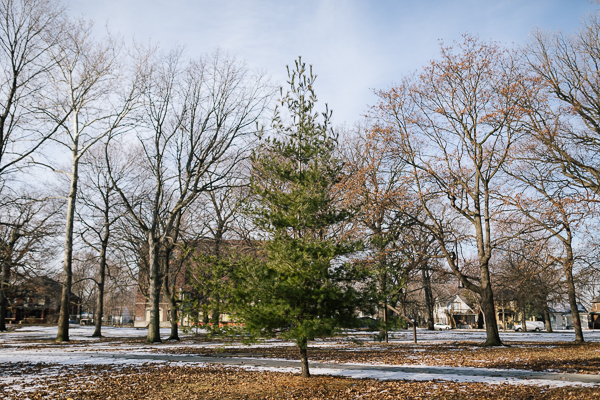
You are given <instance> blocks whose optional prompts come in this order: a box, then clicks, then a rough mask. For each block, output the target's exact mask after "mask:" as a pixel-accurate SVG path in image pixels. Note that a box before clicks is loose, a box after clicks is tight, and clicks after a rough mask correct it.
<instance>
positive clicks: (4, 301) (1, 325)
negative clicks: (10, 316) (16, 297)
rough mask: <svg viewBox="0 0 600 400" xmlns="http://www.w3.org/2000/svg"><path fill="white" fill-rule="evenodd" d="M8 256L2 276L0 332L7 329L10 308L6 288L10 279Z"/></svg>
mask: <svg viewBox="0 0 600 400" xmlns="http://www.w3.org/2000/svg"><path fill="white" fill-rule="evenodd" d="M8 257H10V256H7V257H5V258H4V260H2V276H0V332H4V331H6V311H7V309H8V298H7V296H6V290H7V288H8V282H9V279H10V260H9V259H8Z"/></svg>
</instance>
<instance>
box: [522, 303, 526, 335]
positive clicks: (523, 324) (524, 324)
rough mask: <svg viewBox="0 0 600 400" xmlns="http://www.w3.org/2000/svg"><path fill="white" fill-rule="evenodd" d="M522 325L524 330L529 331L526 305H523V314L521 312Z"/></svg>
mask: <svg viewBox="0 0 600 400" xmlns="http://www.w3.org/2000/svg"><path fill="white" fill-rule="evenodd" d="M521 325H522V328H523V332H527V319H526V318H525V306H523V314H521Z"/></svg>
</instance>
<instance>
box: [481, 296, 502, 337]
mask: <svg viewBox="0 0 600 400" xmlns="http://www.w3.org/2000/svg"><path fill="white" fill-rule="evenodd" d="M481 303H482V306H483V318H484V321H485V333H486V341H485V342H484V343H483V346H502V341H501V340H500V334H499V333H498V321H497V320H496V309H495V307H494V294H493V292H492V288H491V286H489V285H488V286H485V287H483V288H482V296H481Z"/></svg>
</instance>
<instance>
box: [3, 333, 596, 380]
mask: <svg viewBox="0 0 600 400" xmlns="http://www.w3.org/2000/svg"><path fill="white" fill-rule="evenodd" d="M93 329H94V328H93V327H91V326H75V325H73V326H71V328H70V332H69V333H70V338H71V340H73V341H81V342H83V343H69V344H64V345H60V344H54V343H53V342H51V345H49V342H48V341H49V340H50V341H51V340H52V339H54V338H55V337H56V333H57V328H56V327H52V326H25V327H20V328H18V329H15V330H11V331H9V332H5V333H0V346H1V347H2V349H1V350H0V364H3V365H6V364H9V363H10V364H11V365H15V366H16V363H26V364H36V363H44V364H49V365H51V364H59V365H63V366H72V367H74V368H77V366H81V365H88V364H102V365H105V364H106V365H139V364H142V363H147V362H152V363H173V362H176V363H178V362H182V361H185V357H186V356H180V358H177V361H174V358H173V356H170V358H169V357H167V356H166V355H165V356H164V357H163V358H161V353H160V350H161V349H165V350H166V349H169V348H174V347H225V348H226V347H243V345H242V344H225V343H216V342H207V343H202V342H200V343H199V342H196V341H192V340H186V337H187V338H189V335H181V336H182V339H183V340H182V341H181V342H180V343H167V342H165V343H163V344H160V345H155V344H152V345H151V344H146V343H143V342H142V341H140V343H133V342H123V341H122V340H118V339H117V338H143V337H145V336H146V333H147V331H146V330H145V329H135V328H112V327H105V328H103V331H102V333H103V335H104V339H103V340H102V341H100V340H99V339H97V338H91V334H92V332H93ZM169 332H170V331H169V329H161V336H163V338H164V339H166V337H167V336H168V334H169ZM373 335H374V333H373V332H362V331H360V332H350V333H348V336H346V337H341V338H336V339H334V340H327V341H324V340H317V341H314V342H311V343H310V344H309V345H310V346H319V347H323V346H344V345H345V344H344V343H348V342H350V343H351V342H352V341H357V340H362V341H367V340H369V341H370V340H372V338H373ZM412 335H413V334H412V331H411V330H408V331H398V332H393V333H392V335H391V337H392V338H391V342H392V343H407V344H410V343H412V341H413V336H412ZM574 336H575V335H574V332H573V331H559V332H555V333H545V332H501V333H500V337H501V339H502V340H503V341H504V342H506V343H514V342H540V343H541V344H544V343H548V344H549V345H551V344H552V343H556V342H570V341H573V340H574ZM417 337H418V341H419V343H442V342H465V341H472V342H474V343H477V342H482V341H483V340H484V339H485V332H484V331H467V330H451V331H441V332H440V331H434V332H431V331H427V330H423V329H419V330H418V331H417ZM584 337H585V339H586V340H587V341H590V342H600V331H584ZM107 338H108V340H107ZM111 338H114V340H111ZM265 345H272V346H282V345H292V344H291V343H286V342H281V341H278V340H273V341H269V342H266V343H263V344H261V346H265ZM157 350H158V351H159V352H158V353H157ZM417 350H418V349H415V351H417ZM150 355H152V357H154V358H150V357H148V356H150ZM142 356H144V357H142ZM136 357H138V358H136ZM180 360H182V361H180ZM254 360H257V359H254ZM270 360H273V359H270ZM189 361H190V362H194V361H193V360H192V359H191V357H190V359H189ZM232 364H234V363H232ZM198 365H201V364H198ZM311 365H312V367H311V368H312V372H313V373H314V374H327V375H343V376H348V377H354V378H377V379H408V380H427V381H429V380H432V379H444V380H453V381H459V382H486V383H500V382H504V383H513V384H535V385H550V386H564V385H582V386H594V385H600V383H595V382H591V383H590V382H585V381H581V382H566V381H564V380H562V381H561V380H559V379H549V380H548V379H542V378H539V379H530V378H527V377H518V376H515V375H510V374H508V375H507V374H504V375H503V373H502V370H498V374H497V376H495V375H491V374H489V373H488V374H487V375H481V372H482V371H484V370H485V371H490V370H489V369H483V368H453V369H452V371H441V370H436V368H442V367H435V366H425V365H422V366H415V365H412V366H382V365H378V366H375V365H373V364H355V365H354V366H352V367H350V365H348V367H347V368H344V367H343V366H340V368H337V367H335V368H329V367H328V366H326V365H322V366H319V363H311ZM238 366H240V365H239V363H238ZM240 367H242V368H249V369H259V370H277V371H298V368H297V366H296V365H289V366H284V365H281V366H268V365H267V366H256V365H254V366H240ZM400 367H402V368H400ZM378 368H379V369H378ZM411 368H412V370H411ZM419 368H421V369H419ZM422 368H427V370H426V371H425V370H423V369H422ZM400 369H402V370H400ZM469 371H470V372H469ZM478 371H479V373H478ZM504 371H507V370H504ZM521 372H522V371H521ZM588 377H589V375H588ZM23 378H25V377H23ZM598 378H599V379H598V382H600V377H598ZM31 379H35V376H32V377H31ZM594 379H595V378H594ZM13 380H14V378H12V377H10V376H4V377H0V383H10V382H12V381H13Z"/></svg>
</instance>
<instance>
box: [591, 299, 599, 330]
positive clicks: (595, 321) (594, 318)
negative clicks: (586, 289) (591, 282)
mask: <svg viewBox="0 0 600 400" xmlns="http://www.w3.org/2000/svg"><path fill="white" fill-rule="evenodd" d="M588 328H590V329H600V296H598V297H596V298H595V299H592V310H591V311H590V313H589V314H588Z"/></svg>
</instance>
